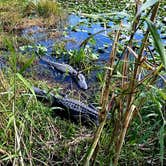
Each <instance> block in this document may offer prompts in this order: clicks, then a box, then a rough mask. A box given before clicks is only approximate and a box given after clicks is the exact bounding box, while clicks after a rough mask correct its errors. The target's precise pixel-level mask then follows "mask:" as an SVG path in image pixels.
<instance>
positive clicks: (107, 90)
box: [84, 24, 121, 166]
mask: <svg viewBox="0 0 166 166" xmlns="http://www.w3.org/2000/svg"><path fill="white" fill-rule="evenodd" d="M120 29H121V24H120ZM119 35H120V30H118V31H117V33H116V36H115V40H114V43H113V46H112V51H111V53H110V58H109V61H108V68H107V71H106V74H105V81H104V85H103V89H102V94H101V99H100V104H101V106H102V107H101V111H100V112H99V119H100V124H99V127H98V128H97V130H96V133H95V135H94V140H93V143H92V145H91V147H90V150H89V152H88V154H87V156H86V159H85V163H84V166H89V164H90V160H91V158H92V156H93V154H94V152H95V150H96V147H97V145H98V142H99V139H100V137H101V133H102V130H103V127H104V125H105V122H106V117H107V112H108V99H109V94H110V80H111V76H112V73H113V65H114V61H115V56H116V51H117V44H118V43H117V42H118V40H119ZM95 153H96V155H97V152H95ZM94 158H95V156H94Z"/></svg>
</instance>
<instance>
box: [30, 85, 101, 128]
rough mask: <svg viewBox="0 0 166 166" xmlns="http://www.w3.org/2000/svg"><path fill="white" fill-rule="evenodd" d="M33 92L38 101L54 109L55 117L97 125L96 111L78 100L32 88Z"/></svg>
mask: <svg viewBox="0 0 166 166" xmlns="http://www.w3.org/2000/svg"><path fill="white" fill-rule="evenodd" d="M33 90H34V92H35V94H36V97H37V99H38V100H40V101H42V102H47V103H49V106H51V107H53V108H54V109H55V111H54V114H55V115H58V116H60V117H62V118H67V119H70V120H73V121H74V122H81V123H82V124H90V125H92V124H94V125H98V124H99V117H98V110H97V109H96V108H95V107H94V106H92V105H86V104H84V103H82V102H80V101H79V100H75V99H71V98H67V97H63V96H55V95H54V94H52V93H47V92H46V91H45V90H42V89H40V88H37V87H33Z"/></svg>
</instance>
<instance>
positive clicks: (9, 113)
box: [0, 40, 92, 165]
mask: <svg viewBox="0 0 166 166" xmlns="http://www.w3.org/2000/svg"><path fill="white" fill-rule="evenodd" d="M12 43H13V42H12V41H10V40H6V45H8V48H9V51H10V59H9V60H8V62H9V65H8V69H7V70H3V69H1V70H0V110H1V111H0V115H1V116H0V164H1V165H10V164H13V165H54V164H58V163H59V164H62V163H63V164H65V163H66V164H69V163H72V164H74V162H79V161H80V160H81V158H82V156H83V155H84V153H85V151H86V149H87V148H88V144H89V141H90V140H91V137H92V133H91V130H88V129H86V128H85V127H84V126H79V125H75V124H73V123H72V122H70V121H65V120H62V119H60V118H58V117H54V116H53V110H52V109H50V108H48V107H47V106H45V105H43V104H41V103H39V102H38V101H37V100H36V96H35V94H34V92H33V90H32V83H33V85H36V86H39V87H41V88H44V89H49V87H48V85H47V83H46V82H42V81H34V80H28V79H25V78H24V77H23V76H22V74H21V73H20V70H19V69H18V68H17V64H18V59H19V57H20V55H18V53H17V52H16V51H15V48H14V46H13V44H12ZM30 63H32V62H29V64H30ZM26 65H27V63H26V64H24V67H23V68H25V69H26V68H27V67H29V66H26ZM54 90H55V91H56V93H57V92H58V89H54ZM74 138H75V139H74ZM78 145H79V146H78ZM82 149H84V150H82ZM73 156H75V157H73Z"/></svg>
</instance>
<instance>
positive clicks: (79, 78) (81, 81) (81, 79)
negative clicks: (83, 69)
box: [77, 74, 88, 90]
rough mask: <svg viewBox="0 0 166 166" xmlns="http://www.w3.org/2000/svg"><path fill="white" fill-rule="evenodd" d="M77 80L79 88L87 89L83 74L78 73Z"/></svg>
mask: <svg viewBox="0 0 166 166" xmlns="http://www.w3.org/2000/svg"><path fill="white" fill-rule="evenodd" d="M77 82H78V85H79V86H80V88H82V89H85V90H87V89H88V85H87V83H86V80H85V77H84V75H83V74H78V75H77Z"/></svg>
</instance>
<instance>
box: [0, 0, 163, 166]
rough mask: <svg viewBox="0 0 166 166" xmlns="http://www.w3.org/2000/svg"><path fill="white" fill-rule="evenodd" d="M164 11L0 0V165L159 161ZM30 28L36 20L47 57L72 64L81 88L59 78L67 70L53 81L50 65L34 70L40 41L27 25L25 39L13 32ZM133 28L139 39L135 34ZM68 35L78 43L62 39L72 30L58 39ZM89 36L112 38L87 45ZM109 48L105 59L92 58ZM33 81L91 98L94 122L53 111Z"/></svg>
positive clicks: (149, 6)
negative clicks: (83, 36) (40, 97)
mask: <svg viewBox="0 0 166 166" xmlns="http://www.w3.org/2000/svg"><path fill="white" fill-rule="evenodd" d="M87 4H88V5H87ZM89 6H90V7H89ZM165 8H166V4H165V3H164V2H163V1H158V0H146V1H144V2H143V1H141V0H138V1H132V2H128V1H126V0H124V1H118V3H115V2H114V1H113V0H110V1H105V0H96V1H91V0H90V1H87V0H80V1H77V0H70V1H68V2H67V1H65V0H57V1H55V0H36V1H33V0H1V2H0V165H4V166H5V165H21V166H24V165H31V166H32V165H84V166H88V165H113V166H116V165H122V166H123V165H161V166H164V163H165V162H166V154H165V153H166V152H165V145H166V142H165V138H166V133H165V128H166V127H165V125H166V119H165V117H166V78H165V75H166V53H165V48H166V44H165V38H164V35H166V34H165V31H166V26H165V23H164V20H165V16H164V14H163V13H164V9H165ZM71 13H72V14H75V15H77V16H78V18H79V19H80V20H81V21H80V22H76V25H69V22H68V16H69V15H70V14H71ZM126 20H127V21H126ZM74 21H75V20H74ZM110 21H111V23H112V24H111V25H110ZM126 22H127V23H126ZM125 23H126V24H127V25H125ZM95 24H97V25H100V28H103V29H104V30H105V29H106V30H105V31H104V35H103V34H102V33H103V29H102V30H100V31H101V32H96V33H91V32H88V31H87V32H86V30H87V29H88V28H92V27H93V25H95ZM31 27H40V28H39V30H37V31H38V33H40V32H41V33H45V34H46V36H47V37H48V38H46V39H45V40H47V39H48V40H50V41H51V42H53V44H52V45H51V47H52V53H51V54H50V58H52V60H55V58H56V59H57V60H59V61H61V62H62V63H63V62H64V61H65V63H66V62H67V63H69V64H70V65H72V66H74V67H75V68H76V69H79V70H78V71H80V72H82V73H84V74H85V77H86V78H87V80H88V83H89V85H88V86H89V87H90V88H88V89H87V90H86V91H82V90H80V89H79V88H78V87H76V86H75V85H73V84H72V81H71V82H70V83H68V84H65V83H64V85H62V82H63V81H64V82H65V81H66V80H65V77H66V75H67V72H66V74H64V75H63V76H62V77H60V78H61V79H62V81H61V82H58V81H56V80H55V73H54V72H53V71H52V69H51V70H50V69H49V68H46V69H43V66H42V65H41V64H40V57H41V56H45V55H47V52H48V50H49V48H47V46H45V45H41V44H39V42H38V38H37V39H36V40H34V39H33V34H34V33H36V32H35V30H34V31H33V30H31V31H30V32H28V35H29V36H32V37H31V38H27V37H26V36H23V35H22V33H23V30H25V29H28V28H31ZM84 27H86V28H87V27H88V28H87V29H86V30H85V29H84ZM66 29H67V30H66ZM138 31H139V32H141V36H142V37H141V39H137V38H135V35H137V32H138ZM69 32H72V33H71V34H74V33H78V32H81V33H85V34H86V35H87V34H88V35H87V36H88V37H87V38H86V39H85V40H83V41H81V43H80V45H79V48H77V49H73V50H71V49H67V48H66V47H67V44H68V43H69V42H71V43H72V44H73V43H75V45H76V44H78V42H77V39H76V38H74V37H73V38H70V39H68V40H67V38H65V35H66V34H67V33H69ZM97 35H101V36H102V35H103V36H104V37H105V36H106V37H107V38H109V40H110V41H111V43H110V44H108V43H105V44H104V45H103V47H102V48H97V52H96V50H95V49H96V47H98V45H97V44H98V43H97V42H98V41H96V38H95V37H96V36H97ZM77 37H79V35H77ZM80 37H81V36H80ZM99 42H102V38H100V41H99ZM109 47H111V49H110V51H109V52H108V53H107V57H108V58H106V61H104V63H103V62H100V56H101V55H102V53H105V52H104V51H105V50H106V49H108V48H109ZM103 48H104V49H105V50H104V49H103ZM20 50H21V51H20ZM103 50H104V51H103ZM104 55H105V54H104ZM93 72H94V73H95V74H96V75H95V79H94V78H93V79H92V78H91V77H92V76H93V77H94V75H93V74H92V73H93ZM56 76H58V74H57V75H56ZM67 78H68V77H67ZM68 80H69V81H70V79H67V81H68ZM94 80H95V81H94ZM69 84H70V86H69ZM33 86H36V87H39V88H41V89H43V90H46V91H47V92H48V94H49V92H51V93H53V94H55V95H62V94H64V95H68V96H69V97H70V98H75V99H77V100H79V101H82V102H84V103H86V104H87V105H88V104H90V105H89V106H90V107H93V105H95V107H96V108H97V109H98V110H99V119H100V123H99V125H98V126H91V127H87V126H85V125H83V124H81V123H73V122H72V121H70V120H66V119H63V118H60V117H58V116H54V112H55V111H56V110H57V109H59V108H56V107H55V108H50V107H48V105H47V103H46V104H45V103H41V102H39V101H38V100H37V97H36V95H35V93H34V91H33V88H32V87H33ZM108 113H109V114H110V117H111V119H110V120H109V121H106V119H107V115H108Z"/></svg>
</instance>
